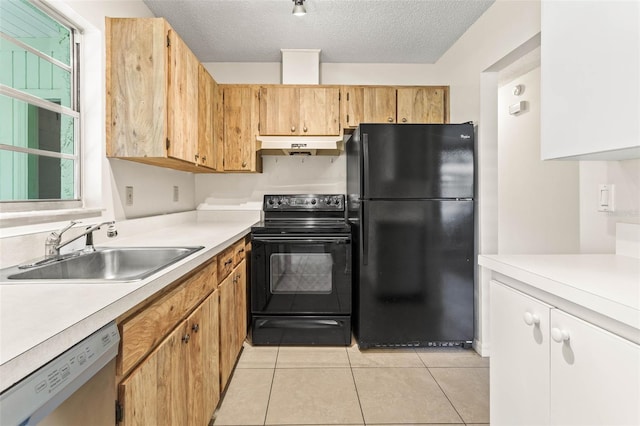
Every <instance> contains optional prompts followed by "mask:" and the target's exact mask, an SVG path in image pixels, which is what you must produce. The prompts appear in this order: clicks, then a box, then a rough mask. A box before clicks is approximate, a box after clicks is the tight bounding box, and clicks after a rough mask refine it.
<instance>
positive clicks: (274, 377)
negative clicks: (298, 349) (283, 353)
mask: <svg viewBox="0 0 640 426" xmlns="http://www.w3.org/2000/svg"><path fill="white" fill-rule="evenodd" d="M279 355H280V346H279V345H278V350H277V351H276V362H275V363H274V364H273V374H272V375H271V386H269V396H268V397H267V409H266V410H265V411H264V421H263V422H262V424H263V425H266V424H267V414H269V405H270V404H271V392H272V391H273V382H274V381H275V379H276V367H277V366H278V356H279Z"/></svg>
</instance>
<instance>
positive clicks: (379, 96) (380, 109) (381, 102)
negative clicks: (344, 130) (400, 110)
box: [361, 87, 396, 123]
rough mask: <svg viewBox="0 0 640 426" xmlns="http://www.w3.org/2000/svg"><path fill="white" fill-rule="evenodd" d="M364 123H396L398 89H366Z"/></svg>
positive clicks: (364, 95)
mask: <svg viewBox="0 0 640 426" xmlns="http://www.w3.org/2000/svg"><path fill="white" fill-rule="evenodd" d="M363 98H364V107H363V111H364V114H363V117H362V120H361V122H362V123H395V122H396V89H395V88H394V87H365V88H364V94H363Z"/></svg>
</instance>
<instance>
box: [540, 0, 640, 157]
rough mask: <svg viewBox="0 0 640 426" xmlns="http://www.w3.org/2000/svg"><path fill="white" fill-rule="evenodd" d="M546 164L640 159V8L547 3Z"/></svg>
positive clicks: (544, 32)
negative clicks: (556, 160) (565, 160)
mask: <svg viewBox="0 0 640 426" xmlns="http://www.w3.org/2000/svg"><path fill="white" fill-rule="evenodd" d="M541 28H542V41H541V45H542V49H541V68H542V81H541V83H542V95H541V145H542V148H541V151H542V152H541V154H542V159H553V158H567V157H568V159H576V160H579V159H595V160H622V159H628V158H640V125H639V124H638V117H640V2H638V1H615V2H614V1H605V0H598V1H592V0H588V1H587V0H578V1H543V2H542V5H541Z"/></svg>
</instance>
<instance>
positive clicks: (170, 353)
mask: <svg viewBox="0 0 640 426" xmlns="http://www.w3.org/2000/svg"><path fill="white" fill-rule="evenodd" d="M184 333H185V325H184V323H181V324H180V325H179V326H178V327H177V328H176V329H175V330H174V331H173V332H172V333H171V334H170V335H169V336H168V337H167V338H166V339H165V340H164V341H162V343H160V345H158V347H157V348H156V349H155V350H154V351H153V352H152V353H151V354H150V355H149V356H148V357H147V358H146V359H145V361H143V362H142V363H141V364H140V365H139V366H138V367H137V368H136V369H135V370H134V371H133V372H132V373H131V374H130V375H129V377H127V378H126V379H125V380H123V381H122V382H121V383H120V386H119V397H118V399H119V401H120V403H121V404H122V406H123V419H122V422H121V425H123V426H133V425H140V426H145V425H167V426H171V425H185V424H188V422H187V382H188V378H187V377H186V375H185V371H186V370H185V368H186V349H185V347H184V346H185V345H186V343H185V342H184V340H183V336H184Z"/></svg>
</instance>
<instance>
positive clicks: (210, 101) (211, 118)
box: [196, 64, 218, 170]
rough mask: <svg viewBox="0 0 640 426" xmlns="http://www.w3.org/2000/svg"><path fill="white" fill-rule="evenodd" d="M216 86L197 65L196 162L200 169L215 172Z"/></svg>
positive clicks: (203, 69) (200, 66) (207, 73)
mask: <svg viewBox="0 0 640 426" xmlns="http://www.w3.org/2000/svg"><path fill="white" fill-rule="evenodd" d="M217 93H218V84H217V83H216V81H215V80H214V79H213V77H211V74H209V72H208V71H207V70H206V69H205V67H204V66H203V65H202V64H199V65H198V150H197V152H196V160H197V162H198V164H199V165H200V166H202V167H206V168H209V169H211V170H216V167H217V158H216V150H215V149H214V140H215V132H216V128H215V118H216V116H215V114H216V102H217Z"/></svg>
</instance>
